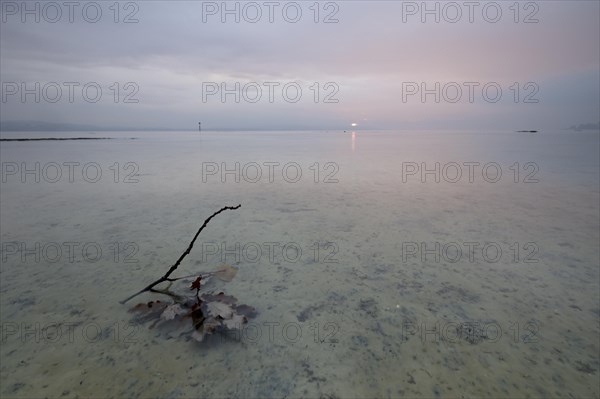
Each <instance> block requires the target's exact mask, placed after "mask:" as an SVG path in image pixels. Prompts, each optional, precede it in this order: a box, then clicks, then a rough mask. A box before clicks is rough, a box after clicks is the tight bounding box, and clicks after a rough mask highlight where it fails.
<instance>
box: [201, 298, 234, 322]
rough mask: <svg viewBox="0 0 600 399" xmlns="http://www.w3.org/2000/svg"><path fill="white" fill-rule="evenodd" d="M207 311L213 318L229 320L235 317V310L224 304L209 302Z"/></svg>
mask: <svg viewBox="0 0 600 399" xmlns="http://www.w3.org/2000/svg"><path fill="white" fill-rule="evenodd" d="M206 311H207V312H208V314H209V315H210V316H212V317H217V316H220V317H222V318H224V319H229V318H231V316H232V315H233V308H232V307H231V306H230V305H228V304H226V303H223V302H207V303H206Z"/></svg>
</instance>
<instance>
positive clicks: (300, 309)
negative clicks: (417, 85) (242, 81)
mask: <svg viewBox="0 0 600 399" xmlns="http://www.w3.org/2000/svg"><path fill="white" fill-rule="evenodd" d="M18 135H23V133H3V135H2V138H9V137H16V136H18ZM26 135H27V137H41V136H44V137H45V136H48V135H49V134H47V133H28V134H26ZM52 135H55V136H60V137H67V136H72V137H81V136H89V135H90V133H80V132H78V133H73V132H69V133H67V132H65V133H52ZM94 135H95V136H98V137H112V138H113V139H112V140H100V141H87V140H86V141H60V142H58V141H55V142H45V141H37V142H3V143H2V144H1V149H0V155H1V160H2V168H3V176H2V178H3V180H2V185H1V191H0V205H1V207H0V216H1V220H2V224H1V241H2V254H1V255H2V259H1V260H2V263H1V269H0V272H1V283H0V284H1V285H0V290H1V291H0V292H1V313H0V315H1V316H0V317H1V323H2V346H1V349H0V351H1V352H0V355H1V358H2V364H1V366H0V376H1V380H2V388H1V392H0V394H1V395H2V396H3V397H23V398H25V397H34V396H47V397H61V396H64V397H77V396H79V397H149V396H152V397H155V396H159V397H167V398H176V397H198V396H205V397H224V396H228V397H229V396H232V397H244V398H246V397H282V396H287V397H322V396H325V397H361V398H362V397H403V396H405V397H457V396H464V397H492V396H493V397H571V396H572V397H598V395H599V394H600V392H599V391H598V386H599V382H600V377H599V375H600V374H599V369H600V365H599V356H598V354H599V350H600V348H599V344H598V342H599V332H600V307H599V305H598V304H599V301H600V295H599V263H600V260H599V248H598V242H599V239H600V237H599V229H600V215H599V201H600V198H599V197H600V195H599V193H600V190H599V165H600V164H599V160H598V156H599V155H598V147H599V137H600V135H599V133H598V132H597V131H596V132H577V133H575V132H564V131H556V132H541V133H537V134H530V133H514V132H495V131H489V132H480V131H477V132H475V131H474V132H453V131H447V132H433V131H432V132H366V131H357V132H228V133H223V132H218V133H217V132H203V133H202V134H198V133H193V132H102V133H94ZM131 138H135V139H134V140H132V139H131ZM36 162H39V172H36V171H35V168H36ZM436 162H437V163H439V167H438V169H437V172H436V169H435V168H436V166H435V164H436ZM474 162H478V163H479V164H474ZM236 163H239V168H238V169H237V171H236ZM515 163H517V164H515ZM69 165H70V166H69ZM468 165H471V168H472V171H473V173H472V174H470V173H469V172H470V169H469V166H468ZM484 165H485V166H486V173H485V174H482V170H483V166H484ZM457 166H458V167H459V168H460V172H461V173H462V174H461V175H460V176H459V175H457V171H458V169H457ZM70 168H71V169H70ZM416 168H417V169H416ZM25 169H28V170H34V171H33V172H30V173H25V174H24V175H21V172H23V170H25ZM423 169H427V170H429V171H433V172H431V173H425V174H424V175H421V173H420V172H421V171H422V170H423ZM223 170H226V172H227V171H230V172H228V173H221V172H223ZM58 171H60V176H59V174H57V172H58ZM98 171H100V172H101V174H98ZM284 171H285V172H284ZM70 172H72V176H71V175H70ZM257 172H260V173H261V175H260V176H259V175H258V174H257ZM269 172H272V173H271V174H269ZM498 172H501V175H499V174H498ZM298 173H301V175H300V174H298ZM36 179H37V180H39V182H36ZM236 179H237V180H238V181H236ZM436 179H437V181H436ZM423 180H424V182H423ZM237 204H242V207H241V208H240V209H238V210H235V211H227V212H224V213H223V214H221V215H219V216H217V217H216V218H214V219H213V220H212V221H211V222H210V224H209V225H208V227H207V228H206V229H205V230H204V231H203V232H202V234H201V235H200V237H199V239H198V241H197V242H196V244H195V246H194V249H193V250H192V252H191V254H190V255H189V256H188V257H187V258H186V259H185V260H184V261H183V263H182V265H181V266H180V268H179V269H178V270H177V271H176V272H175V275H185V274H192V273H194V272H199V271H208V270H213V269H215V268H217V267H219V265H220V264H221V263H227V264H231V265H234V266H236V267H237V268H238V273H237V276H236V277H235V278H234V279H233V281H231V282H229V283H223V282H220V281H217V280H213V281H211V282H209V283H208V284H207V285H206V287H205V288H204V289H205V290H207V291H211V290H214V291H215V292H218V291H225V292H226V293H227V294H230V295H234V296H236V297H237V298H238V299H239V300H240V302H241V303H246V304H249V305H252V306H254V307H255V308H256V309H257V311H258V315H257V317H256V318H254V319H251V320H250V322H249V323H248V325H247V326H246V327H245V329H244V330H242V332H241V333H240V334H239V335H235V334H227V335H214V336H211V337H210V338H209V339H208V341H206V342H202V343H198V342H195V341H194V340H192V339H191V338H190V335H189V334H183V335H181V336H178V335H177V334H175V333H173V332H168V331H165V330H164V329H161V328H158V327H157V328H152V329H151V328H149V323H146V324H142V325H139V324H136V323H135V320H136V319H135V318H134V315H133V314H132V313H130V312H128V310H129V309H130V308H131V307H132V306H133V305H135V304H136V303H138V302H146V301H149V300H152V299H163V300H165V299H167V297H164V296H163V297H162V298H161V296H160V295H158V294H150V293H146V294H143V295H141V296H140V297H138V298H136V299H135V300H132V301H131V302H130V303H128V304H126V305H121V304H120V303H119V300H122V299H124V298H125V297H127V296H128V295H130V294H132V293H133V292H135V291H137V290H139V289H141V288H142V287H144V286H145V285H147V284H148V283H150V282H152V281H153V280H155V279H157V278H159V277H160V276H161V275H162V274H163V273H164V272H165V271H166V270H167V268H168V267H169V266H170V265H172V264H173V263H174V262H175V260H177V258H178V257H179V256H180V254H181V253H182V252H183V251H184V250H185V248H186V247H187V245H188V244H189V242H190V240H191V238H192V237H193V235H194V233H195V232H196V230H197V229H198V227H199V226H200V225H201V224H202V222H203V221H204V220H205V219H206V218H207V217H208V216H210V215H211V214H212V213H213V212H215V211H217V210H218V209H220V208H221V207H223V206H228V205H229V206H232V205H237ZM69 249H72V250H69ZM100 252H101V253H100ZM177 287H179V289H180V292H189V291H188V290H187V287H186V286H185V285H183V284H181V285H180V286H177Z"/></svg>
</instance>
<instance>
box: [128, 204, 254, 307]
mask: <svg viewBox="0 0 600 399" xmlns="http://www.w3.org/2000/svg"><path fill="white" fill-rule="evenodd" d="M241 206H242V204H239V205H238V206H226V207H223V208H221V209H220V210H218V211H217V212H215V213H213V214H212V215H211V216H210V217H209V218H208V219H206V220H205V221H204V223H203V224H202V226H200V229H198V231H197V232H196V235H195V236H194V238H193V239H192V242H190V245H189V246H188V247H187V249H186V250H185V252H184V253H183V254H181V256H180V257H179V259H177V262H175V264H173V266H171V267H170V268H169V270H168V271H167V272H166V273H165V275H164V276H162V277H161V278H159V279H158V280H156V281H155V282H153V283H152V284H150V285H148V286H147V287H145V288H144V289H142V290H140V291H138V292H136V293H135V294H133V295H131V296H130V297H128V298H127V299H124V300H122V301H120V303H121V304H124V303H125V302H127V301H129V300H130V299H132V298H135V297H136V296H138V295H140V294H142V293H144V292H146V291H150V290H151V289H152V288H154V286H156V285H158V284H160V283H162V282H164V281H174V280H178V279H170V278H169V276H170V275H171V273H173V272H174V271H175V270H176V269H177V268H178V267H179V265H180V264H181V261H183V259H184V258H185V257H186V256H188V255H189V253H190V251H191V250H192V247H193V246H194V242H196V239H197V238H198V236H199V235H200V232H201V231H202V230H204V228H205V227H206V225H207V224H208V222H210V220H211V219H212V218H214V217H215V216H217V215H218V214H219V213H221V212H223V211H226V210H236V209H238V208H239V207H241Z"/></svg>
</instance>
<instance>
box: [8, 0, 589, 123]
mask: <svg viewBox="0 0 600 399" xmlns="http://www.w3.org/2000/svg"><path fill="white" fill-rule="evenodd" d="M1 3H2V25H1V31H0V33H1V35H0V45H1V50H0V68H1V72H0V75H1V80H2V85H3V87H2V90H3V92H2V96H3V97H2V104H1V105H2V113H1V119H2V121H3V122H6V121H11V122H14V121H43V122H49V123H72V124H85V125H95V126H99V127H105V128H111V127H125V128H169V129H193V128H195V127H196V126H197V122H198V121H200V120H201V121H202V122H203V126H204V127H205V128H206V129H210V128H215V129H241V128H246V129H346V128H348V127H349V126H350V123H352V122H357V123H359V127H362V128H373V129H375V128H382V129H405V128H423V129H436V128H450V129H466V128H486V129H519V128H527V129H529V128H536V129H537V128H556V129H558V128H563V127H567V126H570V125H573V124H578V123H587V122H592V123H593V122H598V119H599V117H598V109H599V108H600V99H599V92H600V76H599V75H600V72H599V71H600V46H599V39H598V38H599V37H600V23H599V18H600V6H599V3H598V2H597V1H551V2H544V1H539V2H521V3H520V7H519V15H518V16H516V15H515V10H514V9H511V8H509V7H511V5H512V4H514V2H497V3H494V4H499V6H500V9H501V11H502V17H501V18H500V20H499V21H498V22H496V23H491V22H488V21H486V20H485V18H484V15H483V11H482V9H483V6H485V5H486V4H488V3H490V2H481V3H477V6H476V7H475V8H474V14H473V18H474V22H473V23H470V22H469V15H468V11H469V9H468V8H467V7H466V6H464V5H463V4H464V2H457V3H454V4H458V5H459V7H460V9H461V11H462V12H463V15H462V18H461V19H460V20H458V22H456V23H450V22H449V21H448V20H447V19H451V18H454V16H455V12H454V11H455V10H456V8H454V9H452V8H447V9H446V11H447V12H448V14H446V15H444V14H443V13H442V14H441V20H440V23H435V21H434V16H432V15H427V16H426V17H427V21H426V22H425V23H423V22H422V21H421V12H420V10H418V11H417V12H416V14H415V15H409V14H408V13H407V12H408V11H413V10H414V9H413V8H411V7H412V6H413V5H416V6H417V7H420V5H421V2H417V3H411V2H401V1H397V2H393V1H352V2H344V1H337V2H329V3H327V2H321V3H320V4H319V9H320V13H319V21H320V22H319V23H315V22H314V20H313V18H314V16H315V15H314V9H315V8H314V5H313V4H314V2H312V1H310V2H297V3H294V4H293V5H292V6H290V4H291V2H273V3H277V5H276V6H275V7H274V14H273V17H274V21H273V22H272V23H271V22H269V16H268V11H269V8H268V7H267V6H265V2H262V1H259V2H256V3H254V4H258V5H259V7H260V9H261V11H262V13H263V15H262V18H261V19H260V21H258V22H257V23H251V22H248V21H246V20H244V14H243V13H242V12H243V11H242V10H243V9H244V5H245V4H246V3H247V2H240V3H239V5H238V7H239V9H240V13H241V15H240V22H239V23H236V22H235V21H234V15H226V17H227V21H226V22H225V23H223V22H222V21H221V13H220V10H218V11H217V13H216V14H215V15H209V14H208V12H207V11H213V10H215V8H219V9H221V7H222V4H223V3H222V2H200V1H198V2H194V1H138V2H122V3H120V7H119V8H120V10H119V11H120V12H119V15H118V22H117V23H115V22H114V18H115V14H114V9H111V8H109V7H111V6H112V5H113V3H114V2H112V1H110V2H97V3H96V4H98V5H99V6H100V8H101V9H102V16H101V17H100V18H99V21H98V22H96V23H90V22H87V21H86V20H85V19H84V18H83V15H82V9H83V7H84V6H86V4H89V3H91V2H76V3H77V7H75V9H74V14H73V17H74V22H70V21H69V15H68V8H67V7H66V6H64V2H62V1H58V2H56V3H54V4H58V5H59V7H60V8H61V11H62V17H61V18H59V20H58V22H56V23H51V22H48V21H46V20H45V19H52V18H54V17H55V10H54V9H53V6H46V8H44V6H45V5H46V4H45V3H48V2H35V1H30V2H27V7H29V8H30V9H33V10H35V7H39V10H40V22H39V23H38V22H35V20H34V19H35V17H36V16H35V15H33V14H26V15H22V14H23V9H22V7H23V6H22V4H23V3H22V2H21V1H19V2H7V1H4V0H3V1H2V2H1ZM36 3H39V5H38V6H36ZM227 4H228V7H230V8H234V7H236V2H228V3H227ZM296 4H297V5H299V8H300V9H301V10H302V17H301V18H300V20H299V21H298V22H297V23H291V22H287V21H286V20H285V18H284V15H283V11H282V10H283V7H284V6H286V5H287V6H288V14H286V17H288V18H293V17H294V16H295V12H294V11H295V9H296V6H295V5H296ZM435 4H436V3H435V2H429V3H428V5H429V7H431V8H433V7H435ZM444 4H445V3H440V5H439V7H440V10H442V8H443V6H444ZM310 7H313V8H312V9H311V8H310ZM44 9H45V10H46V11H44ZM87 10H88V16H92V17H94V15H95V13H94V11H95V9H94V8H93V7H92V8H90V6H88V8H87ZM203 10H204V11H203ZM255 10H256V7H254V5H252V6H246V11H248V13H249V14H247V15H246V17H248V18H253V17H254V15H255ZM403 10H404V13H403ZM488 11H489V13H488V15H487V17H488V18H489V17H490V16H491V17H494V12H493V11H495V8H493V9H492V8H490V9H489V10H488ZM44 12H46V14H44ZM130 13H132V14H131V18H134V19H137V20H138V22H137V23H124V22H123V19H124V18H125V17H126V16H127V15H128V14H130ZM330 13H333V14H332V18H335V19H337V20H338V22H337V23H323V19H324V18H325V17H326V16H327V15H328V14H330ZM23 17H25V18H26V21H25V22H23V21H22V18H23ZM44 17H46V18H44ZM203 17H204V19H205V21H203ZM403 17H404V18H405V19H406V22H404V21H403ZM515 17H516V18H517V19H518V22H515ZM526 18H529V19H537V20H538V22H537V23H524V20H525V19H526ZM491 19H493V18H491ZM23 82H25V83H26V85H28V86H27V87H30V88H33V87H35V82H39V83H40V87H43V86H44V85H46V84H48V83H49V82H57V83H59V85H61V86H62V94H63V95H62V97H61V99H60V100H58V101H57V102H55V103H52V102H50V101H48V98H47V97H52V98H54V91H53V89H52V88H50V89H48V92H47V93H46V94H47V96H46V95H44V93H41V98H40V102H39V103H36V102H35V99H34V95H27V96H26V97H25V102H23V101H22V98H21V94H22V93H20V92H17V93H15V94H12V92H13V91H14V88H15V87H17V86H18V87H19V91H20V90H21V84H22V83H23ZM64 82H76V83H79V84H80V86H78V87H75V91H74V97H73V102H69V99H68V87H67V86H64V85H63V83H64ZM89 82H96V83H98V84H99V85H100V86H101V87H102V97H101V98H100V100H99V101H98V102H95V103H92V102H89V101H86V99H84V98H83V96H82V94H81V87H82V86H83V85H84V84H86V83H89ZM115 82H117V83H118V87H119V96H118V97H117V102H116V103H115V98H114V94H115V91H116V86H114V85H113V84H114V83H115ZM128 82H130V83H132V84H130V85H129V86H127V85H126V84H127V83H128ZM211 82H212V83H214V84H215V85H216V87H219V88H220V86H221V85H222V84H225V85H227V87H229V88H233V87H234V85H235V83H236V82H239V83H240V86H242V87H243V85H245V84H248V83H253V82H255V83H256V84H255V85H254V84H250V85H248V86H246V87H247V89H248V90H247V91H246V92H244V93H241V94H242V95H241V99H240V102H239V103H236V102H235V99H234V95H233V94H230V95H228V96H227V97H226V98H225V102H222V101H221V96H220V93H216V94H214V95H207V94H206V90H207V88H208V87H211V88H214V87H215V85H212V83H211ZM264 82H272V83H271V84H272V87H273V88H274V91H273V94H274V97H273V102H270V101H269V98H268V97H269V88H268V86H265V85H264ZM410 82H414V83H416V84H417V86H420V84H421V83H423V82H425V83H426V84H427V87H429V88H434V87H435V82H440V87H443V86H444V84H446V83H448V82H457V83H458V85H459V86H461V88H462V90H463V92H462V97H461V98H460V100H459V101H457V102H456V103H452V102H450V101H448V98H450V97H451V98H455V97H456V92H455V87H454V86H452V85H450V86H448V91H447V92H446V93H445V96H444V93H440V94H442V96H441V99H440V102H439V103H436V102H435V99H434V95H433V94H431V95H428V96H427V97H426V98H425V103H423V102H422V100H421V96H420V93H416V94H414V95H407V92H406V90H407V88H409V87H413V88H414V86H407V84H409V83H410ZM464 82H473V84H475V86H473V87H474V93H475V95H474V98H473V102H472V103H471V102H470V101H469V98H468V97H469V95H468V94H469V93H468V86H464V85H463V83H464ZM489 82H494V85H495V86H498V87H500V88H501V89H502V98H500V99H499V100H498V102H491V101H488V100H487V99H486V98H484V97H482V92H481V88H482V87H483V86H484V85H485V84H486V83H489ZM515 82H517V83H518V85H517V86H515V85H514V83H515ZM288 83H295V84H296V85H297V86H295V87H298V86H299V87H300V88H301V89H302V96H301V97H300V99H299V100H298V101H297V102H290V101H288V100H290V99H293V96H294V93H295V90H294V89H293V87H292V89H290V91H289V92H288V94H290V97H285V96H284V95H283V93H281V88H282V87H283V86H284V85H285V84H288ZM315 83H316V85H315ZM15 84H16V86H15ZM477 84H478V85H477ZM111 86H112V89H111V88H110V87H111ZM257 86H258V87H261V89H262V97H261V99H260V100H259V101H257V102H256V103H251V102H250V101H249V99H254V98H255V96H256V91H255V88H256V87H257ZM311 87H312V89H311ZM317 87H318V89H319V98H318V101H316V102H315V98H314V95H315V92H316V90H317ZM517 89H518V94H517ZM490 90H491V89H490ZM203 91H204V96H203ZM489 93H492V91H490V92H489ZM127 94H129V95H130V97H129V100H138V102H137V103H124V100H125V98H126V95H127ZM492 94H493V93H492ZM327 95H329V97H328V99H329V100H331V101H335V100H337V102H332V103H329V102H325V98H326V96H327ZM526 100H527V101H529V100H537V103H535V102H533V103H529V102H526Z"/></svg>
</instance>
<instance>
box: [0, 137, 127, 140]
mask: <svg viewBox="0 0 600 399" xmlns="http://www.w3.org/2000/svg"><path fill="white" fill-rule="evenodd" d="M112 139H114V137H43V138H19V139H0V141H50V140H52V141H63V140H112ZM132 140H133V139H132Z"/></svg>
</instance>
